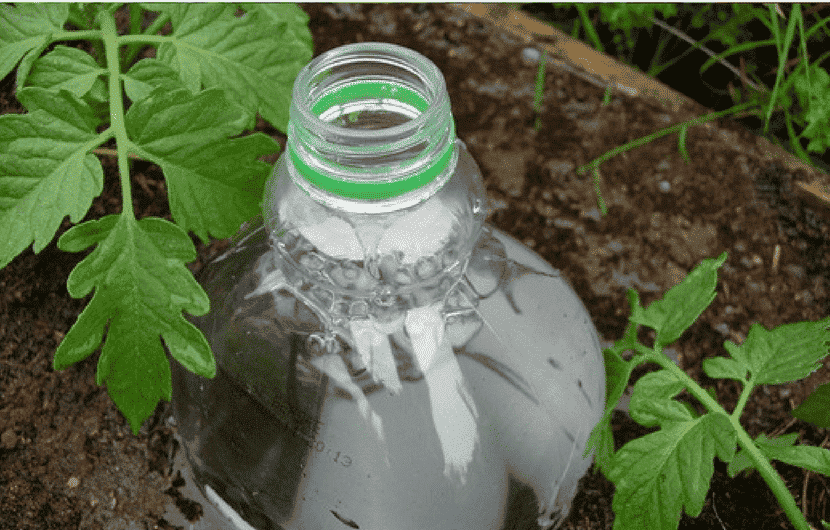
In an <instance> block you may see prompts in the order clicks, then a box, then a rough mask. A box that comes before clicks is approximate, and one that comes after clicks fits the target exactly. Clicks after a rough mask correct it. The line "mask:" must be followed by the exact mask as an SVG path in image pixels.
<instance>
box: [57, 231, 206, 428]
mask: <svg viewBox="0 0 830 530" xmlns="http://www.w3.org/2000/svg"><path fill="white" fill-rule="evenodd" d="M113 218H116V220H115V221H113ZM95 241H97V246H96V248H95V250H93V251H92V253H90V254H89V255H88V256H87V257H86V258H84V260H83V261H81V262H80V263H79V264H78V265H77V266H76V267H75V268H74V269H73V270H72V272H71V273H70V275H69V279H68V280H67V288H68V290H69V292H70V294H71V295H72V296H73V297H76V298H79V297H83V296H86V294H88V293H89V292H90V291H91V290H92V289H95V294H94V296H93V297H92V300H91V301H90V303H89V305H87V307H86V308H85V309H84V311H83V312H82V313H81V315H80V316H79V317H78V320H77V322H75V324H74V325H73V326H72V328H71V329H70V330H69V332H68V333H67V334H66V337H64V340H63V342H61V344H60V346H58V349H57V351H56V352H55V359H54V363H53V364H54V367H55V369H56V370H60V369H63V368H65V367H66V366H69V365H70V364H72V363H74V362H77V361H78V360H81V359H83V358H85V357H87V356H88V355H89V354H91V353H92V352H93V351H94V350H95V348H97V347H98V345H99V344H100V341H101V338H102V336H103V332H104V328H105V326H108V330H107V338H106V342H105V343H104V347H103V349H102V351H101V357H100V359H99V361H98V370H97V374H96V381H97V383H98V384H99V385H100V384H102V383H104V382H106V384H107V390H108V392H109V394H110V397H112V399H113V401H114V402H115V403H116V405H118V408H119V409H120V410H121V411H122V412H123V413H124V415H125V416H126V417H127V419H128V420H129V422H130V426H131V427H132V430H133V433H137V432H138V429H139V428H140V427H141V423H142V422H143V421H144V419H145V418H147V416H149V415H150V414H152V412H153V410H154V409H155V407H156V404H157V403H158V400H159V399H166V400H170V394H171V391H172V383H171V376H170V366H169V363H168V360H167V357H166V356H165V353H164V349H163V348H162V344H161V341H160V340H159V339H160V338H161V339H163V340H164V343H165V344H166V345H167V347H168V349H169V350H170V353H171V355H172V356H173V357H174V358H175V359H176V360H178V361H179V362H180V363H182V364H183V365H184V366H185V367H186V368H187V369H188V370H190V371H192V372H194V373H197V374H199V375H201V376H203V377H213V376H214V375H215V373H216V365H215V363H214V360H213V356H212V354H211V352H210V348H209V346H208V343H207V341H206V340H205V338H204V336H203V335H202V334H201V332H199V331H198V330H197V329H196V328H195V327H194V326H193V325H192V324H191V323H190V322H188V321H187V320H185V318H184V316H183V315H182V312H183V311H187V312H188V313H190V314H193V315H197V316H198V315H203V314H205V313H206V312H207V311H208V308H209V302H208V298H207V295H206V294H205V292H204V291H203V290H202V288H201V287H200V286H199V284H198V283H196V280H195V279H194V278H193V276H192V275H191V274H190V272H189V271H188V269H187V267H185V266H184V263H185V262H186V261H192V260H194V259H196V251H195V249H194V248H193V243H192V242H191V241H190V238H188V237H187V234H186V233H185V232H184V231H183V230H182V229H181V228H179V227H178V226H176V225H174V224H173V223H170V222H168V221H165V220H164V219H159V218H154V217H147V218H144V219H142V220H140V221H136V220H135V219H133V218H130V217H127V216H108V217H105V218H104V219H102V220H100V221H91V222H87V223H84V224H81V225H78V226H76V227H73V228H72V229H70V230H69V231H67V232H66V233H65V234H64V235H63V236H62V237H61V245H62V247H63V248H80V247H82V245H83V244H84V243H89V242H95ZM93 244H95V243H93ZM136 323H140V325H136Z"/></svg>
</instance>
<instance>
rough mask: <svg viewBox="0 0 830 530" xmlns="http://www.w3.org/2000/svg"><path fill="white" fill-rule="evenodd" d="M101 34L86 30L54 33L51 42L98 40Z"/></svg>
mask: <svg viewBox="0 0 830 530" xmlns="http://www.w3.org/2000/svg"><path fill="white" fill-rule="evenodd" d="M101 38H102V37H101V32H100V31H99V30H97V29H86V30H83V31H74V30H70V31H56V32H54V33H52V35H51V41H52V42H58V41H65V40H95V41H98V40H100V39H101Z"/></svg>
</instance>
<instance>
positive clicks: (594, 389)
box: [173, 150, 605, 530]
mask: <svg viewBox="0 0 830 530" xmlns="http://www.w3.org/2000/svg"><path fill="white" fill-rule="evenodd" d="M463 153H464V154H463V156H469V155H468V154H466V150H464V151H463ZM292 230H293V232H294V233H291V231H287V232H285V233H283V234H282V237H281V238H275V237H274V236H272V235H271V232H270V231H269V230H267V229H266V228H265V227H264V226H263V225H262V224H261V223H253V224H251V225H249V226H247V227H244V229H243V230H242V231H241V232H240V234H239V235H238V236H237V238H236V241H235V243H234V245H233V246H232V247H231V248H230V249H229V250H228V251H227V252H226V253H225V254H224V255H223V256H220V257H219V258H218V259H217V260H215V261H214V262H213V263H211V264H209V265H208V266H207V268H206V269H205V271H204V273H203V276H202V278H201V281H202V284H203V286H204V287H205V289H206V291H207V292H208V294H209V296H210V299H211V305H212V310H211V313H210V314H208V315H207V316H205V317H201V318H199V319H196V323H197V325H198V326H199V327H200V328H201V329H202V331H203V332H204V333H205V335H206V336H207V338H208V340H209V342H210V344H211V346H212V348H213V351H214V353H215V355H216V357H217V364H218V373H217V376H216V378H215V379H213V380H207V379H203V378H199V377H197V376H195V375H193V374H190V373H188V372H185V371H184V370H182V369H181V368H180V367H177V369H176V372H175V377H174V382H175V387H174V399H173V404H174V407H175V412H176V416H177V420H178V425H179V431H180V434H181V436H182V437H183V439H184V440H185V447H186V449H187V452H188V456H189V458H190V460H191V462H192V463H193V465H194V472H195V474H196V476H197V478H198V479H199V480H200V481H201V482H202V484H203V485H209V486H210V487H211V488H212V489H213V490H214V491H215V492H216V494H218V495H219V496H220V497H221V498H222V499H223V500H224V501H225V502H226V503H228V505H230V506H231V507H233V509H234V510H236V511H237V512H238V513H239V515H240V516H241V517H242V518H244V519H245V520H246V521H247V522H248V523H249V524H250V525H252V526H253V527H254V528H257V529H259V530H266V529H276V528H283V529H285V530H305V529H320V530H328V529H332V530H334V529H343V528H360V529H364V530H390V529H395V530H410V529H411V530H423V529H426V528H429V529H443V530H482V529H493V530H498V529H506V528H535V527H536V525H538V526H540V527H542V528H546V527H550V526H555V525H556V523H558V522H559V521H561V519H562V518H563V517H564V516H565V515H566V514H567V512H568V510H569V507H570V503H571V501H572V499H573V496H574V495H575V492H576V486H577V481H578V480H579V479H580V478H581V477H582V475H583V474H584V473H585V472H586V470H587V468H588V467H589V465H590V459H587V460H583V458H582V453H583V450H584V447H585V442H586V440H587V438H588V436H589V434H590V431H591V429H592V428H593V426H594V425H595V424H596V423H597V422H598V421H599V418H600V416H601V413H602V409H603V406H604V389H605V382H604V368H603V361H602V355H601V349H600V346H599V342H598V339H597V335H596V332H595V330H594V328H593V325H592V324H591V321H590V318H589V316H588V314H587V312H586V311H585V309H584V307H583V305H582V303H581V302H580V301H579V299H578V298H577V296H576V295H575V294H574V292H573V290H572V289H571V288H570V287H569V285H568V284H567V282H566V281H565V280H564V279H563V278H562V277H561V276H560V275H559V273H558V272H557V271H555V270H554V269H553V268H552V267H550V265H548V264H547V263H546V262H545V261H544V260H543V259H542V258H540V257H539V256H538V255H536V254H535V253H533V252H532V251H530V250H528V249H527V248H526V247H524V246H523V245H521V244H520V243H518V242H517V241H516V240H514V239H513V238H511V237H510V236H508V235H506V234H504V233H503V232H500V231H498V230H496V229H494V228H491V227H489V226H485V227H484V228H483V229H482V230H481V232H480V235H479V237H478V238H477V240H476V242H475V246H474V248H473V250H472V253H471V254H470V256H469V259H468V260H467V261H466V264H465V267H463V274H461V276H460V277H459V279H458V280H457V281H456V282H455V283H454V284H453V285H452V287H451V288H450V289H448V290H446V292H445V293H444V295H443V296H438V297H437V298H435V299H434V300H433V299H432V298H429V299H427V300H425V302H427V303H426V304H425V305H416V304H412V305H410V306H406V307H407V309H406V311H405V312H404V313H403V314H400V313H399V312H398V313H396V312H394V311H392V312H390V313H389V316H390V317H391V318H390V319H388V320H386V319H384V318H383V315H380V314H376V315H374V316H373V317H372V318H366V319H363V320H356V319H355V318H354V317H352V320H350V321H349V322H348V323H347V324H344V323H343V322H341V323H340V326H339V327H338V326H335V325H334V323H333V321H332V318H331V315H332V313H334V312H336V311H331V310H330V309H327V308H322V307H321V302H320V300H321V299H325V294H323V295H320V296H317V295H315V294H314V293H315V285H314V282H313V281H310V280H309V278H308V275H307V274H306V273H303V274H301V273H300V271H297V270H295V269H296V266H295V265H291V264H290V261H294V260H287V259H285V258H284V253H283V252H281V250H280V248H279V245H278V244H277V243H278V242H283V243H285V242H286V241H291V240H292V239H293V244H288V245H286V246H287V247H290V248H305V249H306V251H305V254H303V256H309V255H312V254H313V253H314V252H315V249H316V247H315V245H313V244H311V243H310V242H309V241H308V240H307V239H305V238H303V236H302V235H300V233H299V230H297V229H292ZM310 259H311V258H309V260H310ZM354 266H355V264H354V262H353V261H347V260H345V261H343V267H342V269H341V270H333V269H332V270H329V271H328V274H327V275H328V276H329V277H353V278H356V277H357V276H358V274H357V272H355V271H353V270H351V269H350V267H354ZM421 272H424V271H421ZM427 272H430V271H427ZM431 272H432V274H433V275H434V276H437V275H439V274H441V271H440V270H437V269H436V270H434V271H431ZM350 274H351V276H350ZM424 276H426V277H427V279H428V278H429V276H428V275H427V274H426V273H424ZM323 283H325V282H323ZM323 290H324V291H325V289H323ZM334 298H337V296H336V295H335V296H334ZM341 298H342V297H341ZM350 303H351V304H352V305H353V306H354V305H359V303H360V300H351V301H350Z"/></svg>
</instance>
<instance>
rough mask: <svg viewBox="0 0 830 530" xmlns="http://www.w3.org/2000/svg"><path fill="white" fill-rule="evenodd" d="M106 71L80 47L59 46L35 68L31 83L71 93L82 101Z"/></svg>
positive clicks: (30, 75)
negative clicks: (81, 98)
mask: <svg viewBox="0 0 830 530" xmlns="http://www.w3.org/2000/svg"><path fill="white" fill-rule="evenodd" d="M105 73H106V70H105V69H103V68H101V67H100V66H98V64H97V63H96V62H95V60H94V59H93V58H92V57H91V56H90V55H89V54H88V53H86V52H84V51H82V50H79V49H78V48H69V47H67V46H60V45H59V46H55V49H54V50H52V51H51V52H49V53H47V54H46V55H44V56H43V57H40V58H39V59H38V60H36V61H35V62H34V64H33V65H32V70H31V72H30V74H29V79H28V82H29V84H30V85H31V86H36V87H41V88H46V89H50V90H55V91H57V90H61V89H64V90H68V91H69V92H71V93H72V94H73V95H74V96H75V97H77V98H80V97H82V96H83V95H84V94H86V93H87V92H89V90H90V89H91V88H92V84H93V83H94V82H95V80H96V79H98V78H99V76H100V75H101V74H105Z"/></svg>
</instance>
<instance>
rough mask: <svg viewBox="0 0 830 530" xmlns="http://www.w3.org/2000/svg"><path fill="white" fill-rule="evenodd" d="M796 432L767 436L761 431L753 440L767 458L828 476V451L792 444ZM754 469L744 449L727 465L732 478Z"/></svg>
mask: <svg viewBox="0 0 830 530" xmlns="http://www.w3.org/2000/svg"><path fill="white" fill-rule="evenodd" d="M797 438H798V433H790V434H785V435H783V436H779V437H777V438H768V437H767V435H766V434H764V433H761V434H760V435H759V436H758V438H756V439H755V440H754V442H755V445H756V446H757V447H758V449H759V450H760V451H761V453H762V454H763V455H764V456H765V457H766V458H767V459H769V460H778V461H780V462H785V463H787V464H790V465H791V466H797V467H800V468H803V469H807V470H810V471H812V472H814V473H819V474H821V475H825V476H828V477H830V451H829V450H827V449H824V448H822V447H813V446H810V445H794V444H795V441H796V439H797ZM747 469H755V465H754V464H753V462H752V460H751V459H750V458H749V457H748V456H747V455H746V451H743V450H741V451H739V452H738V454H736V455H735V459H734V460H733V461H732V462H730V463H729V466H727V469H726V471H727V473H729V476H730V477H732V478H734V477H735V476H737V475H738V474H739V473H740V472H742V471H745V470H747Z"/></svg>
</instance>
